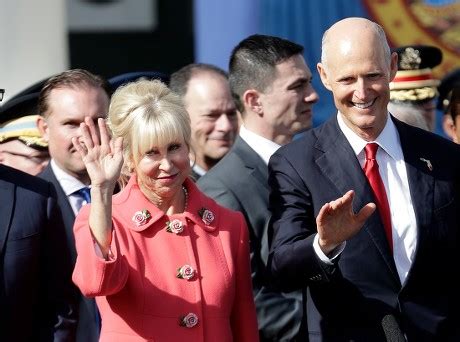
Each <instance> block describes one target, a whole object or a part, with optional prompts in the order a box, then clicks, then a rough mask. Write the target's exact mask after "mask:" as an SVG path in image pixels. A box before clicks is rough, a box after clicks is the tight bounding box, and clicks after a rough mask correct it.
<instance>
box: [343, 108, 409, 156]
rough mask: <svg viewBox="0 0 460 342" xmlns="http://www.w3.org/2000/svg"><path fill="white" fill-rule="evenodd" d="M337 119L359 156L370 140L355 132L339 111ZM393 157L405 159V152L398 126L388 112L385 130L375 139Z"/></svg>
mask: <svg viewBox="0 0 460 342" xmlns="http://www.w3.org/2000/svg"><path fill="white" fill-rule="evenodd" d="M337 121H338V123H339V127H340V130H341V131H342V132H343V134H344V135H345V137H346V138H347V140H348V142H349V143H350V145H351V147H352V148H353V150H354V151H355V154H356V155H357V156H359V155H360V153H361V152H362V151H363V150H364V147H365V146H366V144H367V143H368V142H370V141H366V140H364V139H362V138H361V137H360V136H358V135H357V134H356V133H355V132H353V131H352V130H351V129H350V128H349V127H348V126H347V125H346V124H345V121H344V120H343V117H342V114H341V113H340V112H338V113H337ZM374 142H376V143H377V144H378V145H379V146H380V147H381V148H382V149H383V150H384V151H385V152H386V153H387V154H388V155H389V156H390V157H391V158H393V159H394V160H401V159H403V153H402V149H401V143H400V141H399V134H398V130H397V129H396V126H395V124H394V122H393V120H391V117H390V115H389V114H388V119H387V122H386V124H385V127H384V128H383V131H382V132H381V133H380V135H379V136H378V137H377V138H376V139H375V141H374Z"/></svg>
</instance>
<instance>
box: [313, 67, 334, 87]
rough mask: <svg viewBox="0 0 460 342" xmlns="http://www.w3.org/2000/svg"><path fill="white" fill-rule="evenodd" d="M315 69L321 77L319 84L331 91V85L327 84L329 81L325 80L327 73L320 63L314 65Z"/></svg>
mask: <svg viewBox="0 0 460 342" xmlns="http://www.w3.org/2000/svg"><path fill="white" fill-rule="evenodd" d="M316 69H317V70H318V74H319V77H321V82H323V85H324V86H325V87H326V89H327V90H330V91H332V89H331V85H330V84H329V81H328V79H327V73H326V68H325V67H324V65H323V64H322V63H318V64H316Z"/></svg>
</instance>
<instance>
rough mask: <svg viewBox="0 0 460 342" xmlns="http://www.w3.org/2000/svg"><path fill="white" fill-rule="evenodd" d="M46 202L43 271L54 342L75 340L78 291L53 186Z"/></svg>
mask: <svg viewBox="0 0 460 342" xmlns="http://www.w3.org/2000/svg"><path fill="white" fill-rule="evenodd" d="M50 193H51V195H50V197H48V199H47V202H48V203H47V218H46V219H47V222H46V224H45V227H44V229H45V233H44V245H45V246H46V247H45V248H46V249H45V253H44V257H43V269H44V270H45V271H44V273H45V274H46V276H45V277H44V279H45V280H46V282H47V283H46V284H45V285H44V286H45V293H46V297H47V298H46V299H47V302H48V310H49V311H50V315H52V316H53V317H54V319H53V322H54V324H53V334H54V341H73V340H74V339H75V329H76V322H77V320H76V305H77V303H75V301H74V298H75V294H74V293H73V291H75V289H74V287H73V286H72V282H71V274H70V270H71V269H72V267H71V259H70V253H69V250H68V248H66V246H67V245H66V242H65V241H66V238H65V232H64V227H63V222H62V215H61V212H60V210H59V207H58V206H57V204H56V196H55V189H54V187H53V186H52V184H50Z"/></svg>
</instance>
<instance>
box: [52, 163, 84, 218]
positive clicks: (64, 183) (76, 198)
mask: <svg viewBox="0 0 460 342" xmlns="http://www.w3.org/2000/svg"><path fill="white" fill-rule="evenodd" d="M50 163H51V169H52V170H53V173H54V175H55V176H56V179H57V180H58V182H59V184H60V185H61V188H62V190H63V191H64V193H65V194H66V196H67V199H68V200H69V203H70V206H71V207H72V210H73V212H74V214H75V215H77V214H78V212H79V211H80V208H81V207H82V206H83V205H84V204H87V203H86V201H85V200H84V199H83V198H82V197H81V196H80V195H78V194H76V193H75V192H76V191H78V190H80V189H82V188H84V187H86V185H85V184H84V183H82V182H81V181H79V180H78V179H77V178H75V177H73V176H71V175H69V174H68V173H67V172H65V171H64V170H62V169H61V168H60V167H59V166H58V165H57V164H56V162H55V161H54V159H51V162H50Z"/></svg>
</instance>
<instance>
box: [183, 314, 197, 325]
mask: <svg viewBox="0 0 460 342" xmlns="http://www.w3.org/2000/svg"><path fill="white" fill-rule="evenodd" d="M197 324H198V316H197V315H195V314H194V313H193V312H190V313H188V314H187V315H185V316H181V317H180V318H179V325H180V326H181V327H186V328H193V327H194V326H195V325H197Z"/></svg>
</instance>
